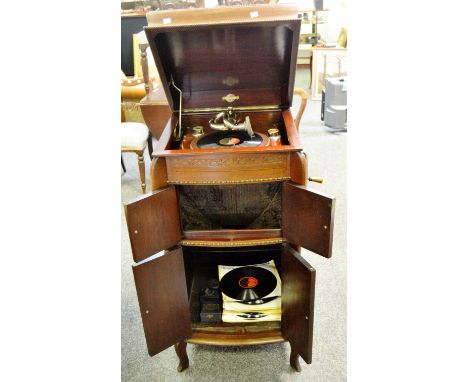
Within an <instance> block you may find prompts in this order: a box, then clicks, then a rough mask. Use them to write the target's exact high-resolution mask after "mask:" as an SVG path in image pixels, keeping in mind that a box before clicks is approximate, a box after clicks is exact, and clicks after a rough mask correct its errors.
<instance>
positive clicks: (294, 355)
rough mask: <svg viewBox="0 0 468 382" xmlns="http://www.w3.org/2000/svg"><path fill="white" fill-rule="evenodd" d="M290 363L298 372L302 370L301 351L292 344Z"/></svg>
mask: <svg viewBox="0 0 468 382" xmlns="http://www.w3.org/2000/svg"><path fill="white" fill-rule="evenodd" d="M289 364H290V365H291V367H292V368H293V369H294V370H296V371H297V372H298V373H299V372H300V371H301V370H302V369H301V364H300V363H299V353H298V352H297V351H296V349H294V348H293V347H292V346H291V356H290V357H289Z"/></svg>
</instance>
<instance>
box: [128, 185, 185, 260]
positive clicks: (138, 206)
mask: <svg viewBox="0 0 468 382" xmlns="http://www.w3.org/2000/svg"><path fill="white" fill-rule="evenodd" d="M124 207H125V213H126V217H127V225H128V234H129V236H130V244H131V246H132V253H133V259H134V260H135V261H136V262H138V261H141V260H143V259H145V258H146V257H148V256H151V255H154V254H155V253H157V252H159V251H162V250H163V249H167V248H170V247H172V246H174V245H175V244H177V243H178V242H179V240H180V238H181V233H180V220H179V210H178V207H177V195H176V190H175V188H174V187H172V186H170V187H167V188H164V189H161V190H158V191H154V192H153V193H152V194H147V195H145V196H142V197H139V198H137V199H136V200H134V201H131V202H128V203H125V204H124Z"/></svg>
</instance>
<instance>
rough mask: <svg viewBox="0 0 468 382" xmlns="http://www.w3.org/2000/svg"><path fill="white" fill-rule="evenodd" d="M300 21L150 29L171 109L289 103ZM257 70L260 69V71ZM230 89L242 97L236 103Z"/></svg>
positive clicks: (154, 53) (148, 31)
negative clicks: (181, 106) (172, 81)
mask: <svg viewBox="0 0 468 382" xmlns="http://www.w3.org/2000/svg"><path fill="white" fill-rule="evenodd" d="M300 23H301V21H300V20H299V19H297V18H295V19H287V20H284V19H283V20H275V21H271V20H268V21H255V20H253V21H249V22H238V23H235V24H233V23H230V24H229V23H226V24H198V25H196V26H190V25H189V26H187V25H182V26H173V25H172V26H171V25H165V26H164V25H160V26H157V27H147V28H145V31H146V35H147V38H148V42H149V44H150V47H151V50H152V52H153V56H154V58H155V62H156V66H157V68H158V72H159V74H160V76H161V81H162V84H163V86H164V90H165V93H166V96H167V98H168V101H169V105H170V106H171V109H172V110H178V109H179V97H180V93H179V92H178V91H177V90H176V88H174V87H173V86H171V85H170V83H171V80H172V79H173V80H174V83H175V84H176V86H177V87H178V88H179V89H182V91H183V105H184V106H183V107H184V108H204V107H209V108H213V107H227V106H234V107H238V106H252V105H278V106H284V107H287V106H290V105H291V102H292V92H293V84H294V76H295V63H296V60H297V48H298V44H297V41H298V38H299V29H300ZM255 69H257V70H255ZM229 94H233V95H234V96H238V98H236V99H233V100H232V102H229V101H228V100H226V98H223V97H226V96H228V95H229Z"/></svg>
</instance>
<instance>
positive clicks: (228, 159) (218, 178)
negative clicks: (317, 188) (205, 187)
mask: <svg viewBox="0 0 468 382" xmlns="http://www.w3.org/2000/svg"><path fill="white" fill-rule="evenodd" d="M166 165H167V176H168V183H170V184H195V185H196V184H198V185H202V184H231V183H232V184H241V183H259V182H273V181H281V180H286V179H289V155H288V154H287V153H277V154H271V153H257V154H247V153H246V154H243V153H240V152H237V155H235V156H233V155H228V154H218V153H212V154H205V155H203V156H201V155H191V156H184V157H180V156H177V157H175V156H170V157H167V158H166Z"/></svg>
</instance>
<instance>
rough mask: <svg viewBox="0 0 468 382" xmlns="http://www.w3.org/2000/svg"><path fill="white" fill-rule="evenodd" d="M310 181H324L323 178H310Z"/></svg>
mask: <svg viewBox="0 0 468 382" xmlns="http://www.w3.org/2000/svg"><path fill="white" fill-rule="evenodd" d="M308 180H309V182H315V183H323V178H308Z"/></svg>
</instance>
